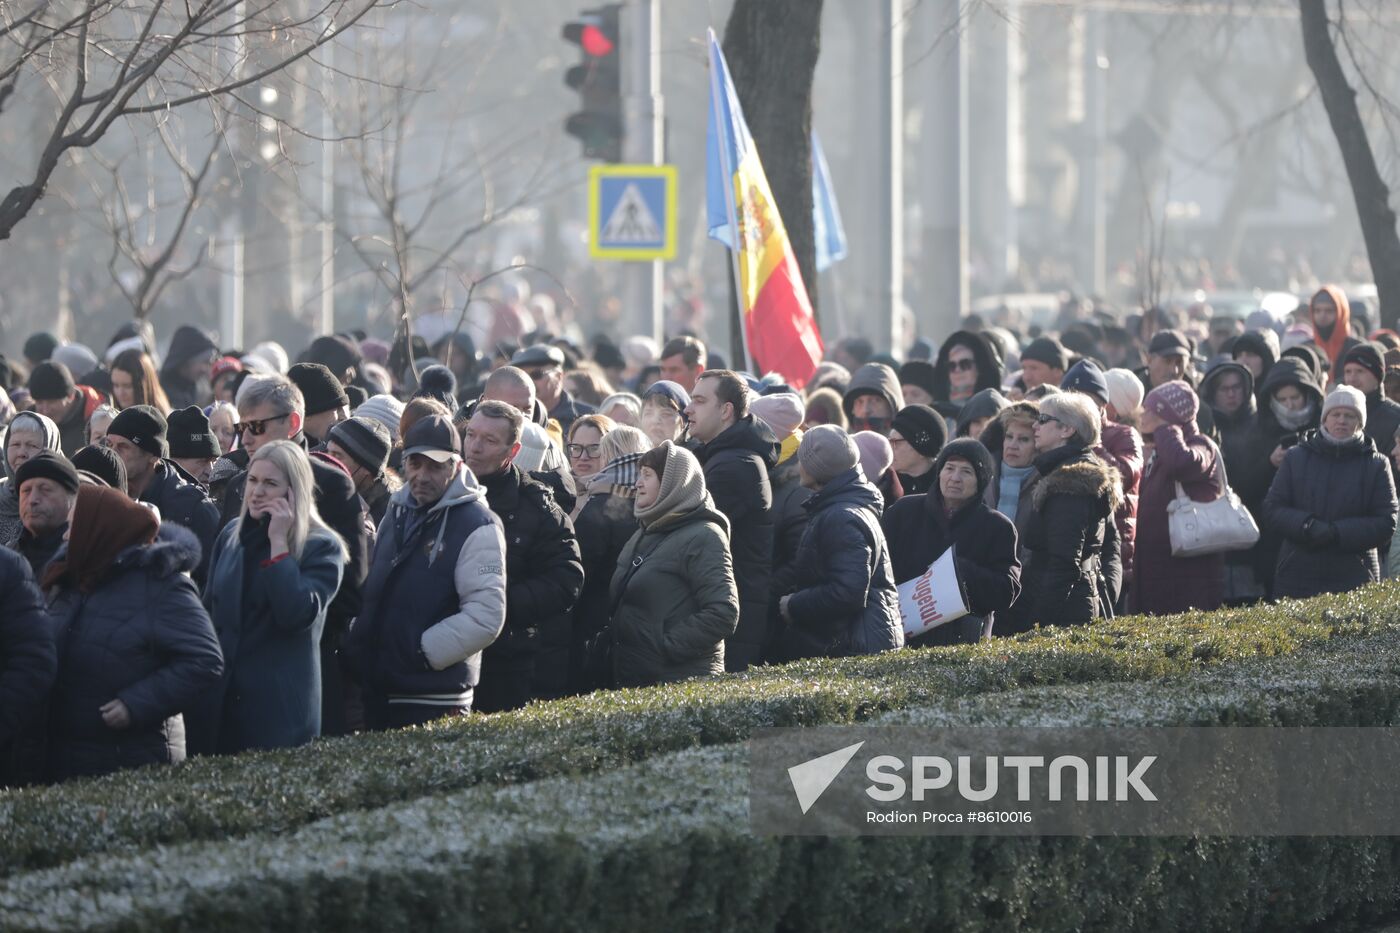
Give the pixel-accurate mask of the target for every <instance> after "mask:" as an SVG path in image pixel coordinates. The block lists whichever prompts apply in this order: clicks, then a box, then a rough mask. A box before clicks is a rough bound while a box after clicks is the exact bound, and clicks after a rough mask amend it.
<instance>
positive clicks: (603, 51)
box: [578, 25, 616, 58]
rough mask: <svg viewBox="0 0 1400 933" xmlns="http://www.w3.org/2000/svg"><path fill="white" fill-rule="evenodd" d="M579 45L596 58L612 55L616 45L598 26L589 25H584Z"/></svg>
mask: <svg viewBox="0 0 1400 933" xmlns="http://www.w3.org/2000/svg"><path fill="white" fill-rule="evenodd" d="M578 44H579V45H581V46H583V50H584V51H585V52H587V53H588V54H589V55H592V56H593V57H594V58H602V57H604V56H605V55H611V54H612V51H613V49H614V48H616V46H615V45H614V44H613V41H612V40H611V39H609V38H608V36H607V34H606V33H605V32H603V30H602V29H601V28H599V27H598V26H593V25H588V26H584V27H583V33H582V34H581V35H580V36H579V42H578Z"/></svg>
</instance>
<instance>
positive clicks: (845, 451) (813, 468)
mask: <svg viewBox="0 0 1400 933" xmlns="http://www.w3.org/2000/svg"><path fill="white" fill-rule="evenodd" d="M797 461H798V463H800V464H802V469H804V470H806V471H807V475H808V476H810V477H812V479H814V480H816V481H817V482H818V483H821V484H823V485H825V484H826V483H829V482H831V481H832V480H833V479H835V478H836V477H838V476H840V475H841V474H842V473H844V472H846V471H847V470H853V469H855V467H856V464H858V463H859V462H860V451H859V450H857V449H856V442H855V441H853V440H851V436H850V435H849V434H847V433H846V432H845V431H843V430H841V429H840V428H838V427H836V426H835V425H832V424H819V425H817V426H816V427H813V428H811V429H809V430H808V431H807V432H806V433H804V434H803V435H802V444H801V445H800V446H799V447H798V448H797Z"/></svg>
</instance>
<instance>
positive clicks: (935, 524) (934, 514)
mask: <svg viewBox="0 0 1400 933" xmlns="http://www.w3.org/2000/svg"><path fill="white" fill-rule="evenodd" d="M946 460H947V458H945V457H942V456H940V457H939V462H940V466H939V469H940V470H941V469H942V463H944V462H946ZM984 469H985V470H986V471H987V473H988V477H989V478H990V475H991V471H992V463H991V456H990V455H987V458H986V465H985V467H984ZM986 485H987V484H986V483H984V484H982V486H981V487H980V488H979V489H978V490H977V496H976V497H975V498H974V499H973V500H972V502H970V503H969V504H968V505H966V506H964V507H963V508H961V509H958V511H956V512H954V513H953V514H952V515H951V516H949V515H948V513H947V511H946V508H945V505H944V500H943V493H942V492H941V491H940V490H939V488H938V486H937V485H935V486H934V487H933V490H932V491H931V492H929V493H928V494H926V495H920V496H905V497H904V498H903V499H900V500H899V501H898V502H896V503H894V504H893V505H891V506H890V507H889V509H888V510H887V511H886V512H885V517H884V520H883V521H882V522H881V524H882V525H883V526H884V529H885V539H886V540H887V541H888V542H889V547H890V559H891V562H892V563H893V566H894V580H895V583H896V584H899V583H904V582H905V581H907V580H912V579H914V578H915V577H917V576H918V575H919V574H921V573H923V572H924V571H925V570H927V569H928V568H929V565H930V564H932V563H933V562H934V561H935V560H937V559H938V558H940V557H942V556H943V552H944V551H946V550H948V548H950V547H954V546H956V547H957V551H955V552H954V553H955V555H956V557H957V567H958V577H959V578H960V579H961V580H962V583H963V586H964V588H965V589H966V592H967V599H968V608H969V609H971V610H972V615H969V616H964V617H963V618H961V619H957V620H955V621H953V622H948V623H945V624H943V625H940V626H939V627H938V628H935V629H934V630H933V631H931V632H928V633H926V634H924V635H921V636H919V637H917V638H915V639H913V640H912V641H911V642H910V644H911V645H914V646H916V647H922V646H925V645H953V644H960V643H965V642H974V641H977V640H978V639H979V638H985V637H990V636H991V634H992V628H993V626H994V624H995V620H996V615H995V614H996V613H998V612H1002V611H1004V610H1006V609H1010V608H1011V605H1012V603H1014V602H1015V601H1016V598H1017V597H1018V596H1020V595H1021V562H1020V560H1018V559H1017V557H1016V549H1017V541H1016V526H1015V525H1014V524H1013V523H1012V521H1011V519H1009V518H1007V517H1006V516H1005V515H1002V514H1001V513H1000V512H997V511H995V510H994V509H991V508H989V507H988V506H987V504H986V502H985V501H983V494H984V493H985V491H986Z"/></svg>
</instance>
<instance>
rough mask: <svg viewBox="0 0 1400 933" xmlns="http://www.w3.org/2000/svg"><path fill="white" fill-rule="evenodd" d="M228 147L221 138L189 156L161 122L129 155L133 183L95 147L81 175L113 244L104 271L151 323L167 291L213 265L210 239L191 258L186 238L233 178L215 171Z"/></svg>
mask: <svg viewBox="0 0 1400 933" xmlns="http://www.w3.org/2000/svg"><path fill="white" fill-rule="evenodd" d="M215 116H216V121H215V124H214V125H215V126H216V127H217V126H218V123H217V114H215ZM190 135H194V134H190ZM223 148H224V141H223V138H222V135H221V134H218V133H216V134H215V135H214V138H213V140H212V141H211V142H209V143H208V145H207V146H206V147H204V148H203V149H201V150H200V152H202V153H203V154H202V155H198V154H196V155H192V154H191V153H190V152H189V150H188V147H187V146H186V145H185V144H184V142H183V141H182V140H179V139H176V138H175V135H174V131H173V129H172V127H171V126H170V124H169V123H168V122H166V121H160V122H157V123H156V125H155V134H154V137H153V138H150V139H147V140H146V141H145V145H144V146H143V145H138V146H137V147H135V149H134V150H133V151H132V152H131V153H128V154H127V155H128V156H132V155H134V156H135V158H136V160H137V161H138V162H139V166H138V168H139V171H138V172H137V173H136V178H135V179H131V178H129V177H128V176H129V174H130V172H129V171H128V166H127V164H126V163H127V162H128V161H130V159H129V158H119V159H115V160H114V159H111V158H108V157H106V156H105V155H103V154H102V153H101V152H100V151H99V150H97V149H94V150H93V151H92V153H91V156H90V158H89V159H87V160H85V162H91V164H92V167H93V168H92V170H89V171H85V172H83V173H82V174H83V176H84V178H85V180H86V181H87V184H88V187H89V188H90V190H91V191H92V194H93V196H94V198H95V200H96V205H97V208H96V212H95V213H96V214H97V216H98V218H99V221H100V226H101V229H102V231H103V232H104V233H105V234H106V235H107V237H108V238H109V239H110V241H111V252H110V253H109V254H108V257H107V272H108V274H109V275H110V276H111V278H112V281H113V283H114V284H115V285H116V287H117V290H118V291H119V292H121V294H122V297H124V298H125V299H126V300H127V301H128V302H129V303H130V304H131V309H132V312H133V315H134V316H135V317H137V318H139V319H145V318H147V317H149V316H150V313H151V311H152V310H153V309H154V308H155V306H156V304H157V303H158V302H159V301H160V298H161V296H162V295H163V294H164V293H165V290H166V289H167V288H168V287H169V286H171V285H173V284H174V283H176V282H179V281H182V280H184V279H186V278H188V277H189V276H190V275H192V274H193V273H194V272H195V271H196V270H197V269H199V268H200V266H201V265H202V264H203V263H204V262H205V260H206V259H208V255H207V247H208V240H207V238H206V239H204V240H202V241H199V242H198V243H197V244H196V245H195V247H194V249H193V251H192V252H191V250H190V249H189V248H188V247H189V244H188V243H187V240H188V239H189V237H188V234H189V233H190V232H191V229H192V227H193V221H194V218H195V217H196V216H197V215H198V214H199V213H200V212H201V211H202V210H204V209H205V207H206V205H207V204H208V202H209V201H210V199H211V197H212V196H213V195H214V194H216V193H217V192H218V191H219V190H220V189H226V188H228V187H229V184H230V178H229V177H228V176H227V175H224V174H221V173H220V172H218V171H217V170H216V166H217V165H218V163H219V161H220V154H221V152H222V150H223ZM172 169H173V171H171V170H172ZM171 175H173V177H174V179H175V181H176V183H177V185H178V188H177V190H176V191H175V192H174V193H172V194H167V193H166V192H165V191H164V190H163V189H164V188H166V187H168V186H167V185H162V184H161V182H162V180H163V179H165V178H168V177H170V176H171ZM133 181H134V182H135V183H136V184H135V185H133Z"/></svg>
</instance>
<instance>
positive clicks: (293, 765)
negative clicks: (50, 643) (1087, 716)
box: [0, 585, 1400, 875]
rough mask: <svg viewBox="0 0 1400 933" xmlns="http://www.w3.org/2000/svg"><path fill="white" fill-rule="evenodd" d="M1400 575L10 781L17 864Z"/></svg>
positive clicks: (1184, 653)
mask: <svg viewBox="0 0 1400 933" xmlns="http://www.w3.org/2000/svg"><path fill="white" fill-rule="evenodd" d="M1397 596H1400V588H1397V587H1391V586H1387V585H1380V586H1375V587H1370V588H1367V589H1365V590H1359V591H1357V592H1355V593H1351V594H1347V595H1344V596H1336V597H1326V598H1319V599H1316V600H1311V601H1307V602H1292V603H1287V604H1283V605H1280V606H1273V607H1260V608H1255V609H1249V610H1238V611H1229V612H1218V613H1191V614H1186V615H1181V616H1174V617H1170V618H1163V619H1144V618H1140V617H1135V618H1126V619H1119V620H1115V621H1111V622H1103V623H1098V624H1095V625H1092V626H1085V627H1080V628H1073V629H1058V630H1043V631H1039V632H1036V633H1028V634H1026V635H1022V636H1019V637H1017V638H1015V639H1002V640H998V641H995V642H992V643H990V644H984V645H978V646H965V647H960V648H945V649H929V650H922V651H901V652H894V653H890V654H886V655H882V656H877V657H869V658H849V659H841V660H821V661H808V662H799V663H796V664H791V665H786V666H783V667H776V668H763V669H759V670H757V671H754V672H751V673H748V674H744V675H736V676H726V677H723V678H718V679H714V680H708V681H692V682H690V683H685V684H675V685H669V686H665V687H657V688H650V689H647V690H629V691H618V692H611V693H600V694H594V695H592V696H589V697H581V698H575V699H571V700H566V701H556V702H553V703H542V704H536V705H534V706H532V707H530V708H528V709H526V710H523V711H519V712H516V713H510V714H504V715H498V716H491V717H473V718H469V719H467V720H464V721H458V722H453V723H451V724H445V725H440V726H434V727H429V728H423V729H414V730H406V731H402V732H397V733H391V734H377V735H362V736H356V737H352V738H347V739H337V740H328V741H322V742H317V743H315V744H313V745H312V746H310V747H307V748H302V749H295V750H289V751H280V752H264V753H256V754H247V755H240V756H237V757H233V758H223V759H198V760H194V761H191V762H189V763H187V764H186V765H184V766H181V767H179V768H148V769H142V770H140V771H134V772H126V773H122V774H117V775H112V776H108V777H106V778H101V779H98V780H93V781H78V782H73V783H71V784H68V785H64V786H62V787H55V788H43V789H34V790H25V791H19V792H10V793H4V794H0V874H3V875H9V874H13V873H14V872H16V871H22V870H25V869H29V868H39V867H47V866H53V865H58V864H62V863H63V862H66V861H68V860H70V859H73V858H78V857H81V856H85V855H91V854H95V853H101V852H120V851H139V850H142V849H145V848H148V847H150V846H154V845H168V844H175V843H180V842H187V841H194V840H201V839H223V838H227V837H236V836H242V835H246V834H249V833H268V832H271V833H279V832H286V831H290V830H293V829H295V828H296V827H298V826H302V825H305V824H307V823H309V822H312V821H314V820H318V819H322V818H325V817H328V816H333V815H335V814H338V813H344V812H347V811H352V810H361V809H374V808H376V807H381V806H384V805H386V804H390V803H394V802H397V801H404V800H412V799H415V798H418V797H422V796H425V795H429V794H436V793H443V792H447V791H454V790H459V789H463V788H468V787H473V786H478V785H499V784H511V783H519V782H525V781H532V780H539V779H541V778H548V777H554V776H560V775H578V774H587V773H594V772H598V771H602V770H605V769H609V768H614V767H618V766H621V765H624V764H627V763H629V762H634V761H639V760H644V759H646V758H649V757H652V756H655V755H659V754H663V753H666V752H672V751H677V750H680V749H685V748H692V747H703V746H710V745H719V744H723V743H728V742H736V741H740V740H743V739H746V738H747V737H748V736H749V735H750V734H751V733H752V732H753V730H754V729H756V728H759V727H763V726H785V725H816V724H832V723H837V724H839V723H847V722H855V721H861V720H864V719H867V718H869V717H870V716H872V715H875V714H878V713H881V712H884V711H887V710H894V709H902V708H906V707H911V706H918V705H921V704H925V703H927V702H929V701H931V700H934V699H937V698H946V697H956V696H972V695H981V694H986V693H992V692H997V691H1003V690H1008V689H1014V688H1018V687H1028V686H1036V685H1042V684H1074V683H1086V682H1095V681H1113V680H1118V681H1123V680H1138V681H1150V680H1156V679H1163V678H1170V677H1177V676H1184V675H1188V674H1191V673H1193V672H1197V671H1200V670H1205V669H1209V668H1210V667H1212V666H1214V665H1218V664H1220V663H1223V662H1230V661H1238V660H1244V659H1249V658H1259V657H1273V656H1279V655H1291V654H1296V653H1299V652H1304V651H1308V650H1310V649H1313V648H1316V647H1317V646H1320V645H1324V644H1326V643H1327V642H1328V641H1329V640H1331V639H1334V638H1336V637H1338V636H1355V635H1365V634H1368V633H1376V632H1382V631H1388V630H1391V629H1393V628H1400V600H1397Z"/></svg>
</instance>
